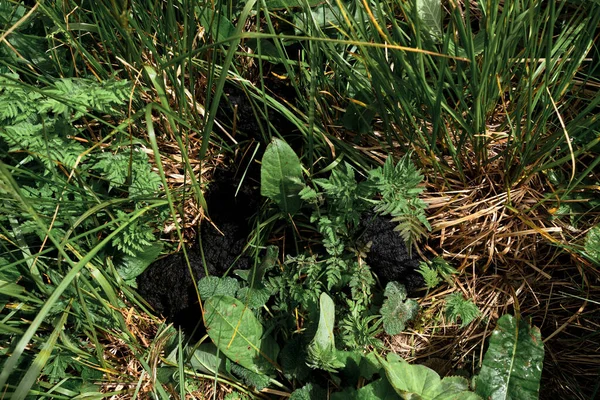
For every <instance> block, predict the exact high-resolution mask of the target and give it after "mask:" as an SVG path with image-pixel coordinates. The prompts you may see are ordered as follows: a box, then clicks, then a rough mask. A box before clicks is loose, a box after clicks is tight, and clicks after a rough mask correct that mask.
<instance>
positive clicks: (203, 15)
mask: <svg viewBox="0 0 600 400" xmlns="http://www.w3.org/2000/svg"><path fill="white" fill-rule="evenodd" d="M196 10H197V12H198V13H199V14H200V22H201V23H202V27H203V28H205V29H207V30H208V31H209V33H210V34H211V36H212V37H213V39H214V40H215V41H217V42H219V41H223V40H226V39H228V38H230V37H231V36H233V34H234V33H235V26H233V24H232V23H231V22H230V21H229V20H228V19H227V18H226V17H224V16H222V15H221V14H220V13H219V12H215V11H213V10H212V9H211V8H210V7H202V9H201V8H200V7H196Z"/></svg>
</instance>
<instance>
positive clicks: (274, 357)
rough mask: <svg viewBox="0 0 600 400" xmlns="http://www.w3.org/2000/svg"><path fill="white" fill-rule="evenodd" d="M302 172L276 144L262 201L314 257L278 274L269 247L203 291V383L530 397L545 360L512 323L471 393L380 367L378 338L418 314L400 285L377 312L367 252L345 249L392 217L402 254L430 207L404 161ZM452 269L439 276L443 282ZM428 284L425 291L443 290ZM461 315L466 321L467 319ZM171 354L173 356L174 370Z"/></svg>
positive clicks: (287, 264) (502, 325) (198, 355)
mask: <svg viewBox="0 0 600 400" xmlns="http://www.w3.org/2000/svg"><path fill="white" fill-rule="evenodd" d="M303 171H304V170H303V168H302V165H301V163H300V160H299V159H298V157H297V156H296V154H295V153H294V152H293V150H292V149H291V148H290V147H289V146H288V145H287V144H286V143H285V142H283V141H282V140H278V139H275V140H273V142H272V143H271V144H270V145H269V146H268V148H267V150H266V152H265V155H264V157H263V160H262V170H261V185H262V186H261V193H262V194H263V195H264V196H265V197H268V198H269V199H271V200H272V201H273V203H274V204H275V205H276V209H277V210H278V211H276V215H271V217H270V218H269V220H270V221H273V220H274V219H277V218H282V219H284V220H285V219H288V220H289V219H291V217H292V216H293V222H294V224H295V228H298V227H299V226H300V225H306V224H307V225H312V226H313V228H314V229H313V230H314V231H316V232H318V233H319V234H320V235H321V236H320V237H321V241H322V248H323V249H322V250H321V251H320V253H321V255H320V256H319V255H317V254H318V253H316V254H315V253H313V254H308V253H300V254H297V255H295V256H288V257H287V258H286V260H285V261H284V262H283V264H281V265H279V264H278V249H277V247H275V246H268V247H267V249H266V254H265V255H264V256H263V257H262V259H261V260H258V259H257V262H256V263H255V265H254V267H253V268H251V269H250V270H238V271H234V272H235V273H236V274H237V275H238V277H239V278H241V280H240V279H236V278H233V277H205V278H203V279H201V280H200V281H199V282H198V290H199V294H200V296H201V298H202V299H203V304H204V313H203V317H204V323H205V326H206V331H207V333H208V336H209V337H210V338H211V340H212V344H211V343H202V344H201V345H199V346H198V347H196V348H194V349H193V352H192V353H190V354H187V357H189V359H191V362H192V365H193V366H194V368H195V369H196V370H197V371H198V372H202V373H205V374H208V375H212V376H219V377H221V378H223V379H233V380H237V381H242V382H243V383H244V384H246V385H248V386H251V387H254V388H255V389H256V390H261V389H264V388H266V387H268V386H275V387H279V388H285V389H287V390H290V386H291V388H296V390H293V391H292V394H291V399H296V400H297V399H315V398H332V399H346V398H348V396H350V398H365V399H367V398H368V399H383V398H386V399H394V398H403V399H414V398H420V399H439V400H441V399H458V398H460V399H481V398H501V397H499V396H501V395H502V393H504V394H506V393H518V395H519V397H515V398H531V399H533V398H536V397H537V393H538V390H539V380H540V377H541V365H542V360H543V352H544V350H543V345H542V342H541V337H540V332H539V330H538V329H537V328H531V327H530V326H529V325H528V324H527V323H526V322H523V321H521V320H520V319H519V318H514V317H512V316H510V315H507V316H504V317H502V318H501V319H500V320H499V322H498V327H497V329H496V330H495V331H494V334H493V335H492V339H491V340H490V349H489V350H488V352H487V353H486V357H485V360H484V363H483V367H482V369H481V374H480V375H479V376H478V377H476V378H475V379H474V380H473V381H469V380H467V379H466V378H464V377H445V378H441V377H440V376H439V375H438V374H437V373H436V372H435V371H433V370H431V369H429V368H427V367H425V366H422V365H411V364H409V363H407V362H406V361H405V360H403V359H402V358H400V357H399V356H397V355H395V354H388V355H387V356H386V357H383V356H382V355H380V351H381V350H383V344H382V343H381V341H379V340H378V339H377V338H376V337H377V335H378V334H379V333H380V332H382V331H383V330H385V331H386V332H387V333H388V334H398V333H401V332H402V331H403V330H404V329H405V324H406V323H407V322H408V321H409V320H410V319H411V318H414V317H415V316H416V314H417V311H418V307H417V303H416V302H415V301H414V300H411V299H407V293H406V289H405V288H404V286H403V285H402V284H400V283H399V282H389V283H388V284H387V286H386V288H385V290H384V292H383V297H384V298H385V299H383V300H381V297H382V296H381V293H377V290H376V287H377V286H376V284H375V278H374V276H373V273H372V271H371V270H370V268H369V266H368V263H367V262H368V249H361V248H357V244H356V242H355V241H353V240H352V238H353V237H354V235H355V234H356V232H357V230H358V229H359V222H360V219H361V217H362V216H363V214H364V213H368V212H379V213H382V214H385V215H389V216H390V218H392V219H393V220H395V222H397V224H398V231H399V232H400V234H401V235H403V237H404V238H405V240H406V241H408V242H411V241H416V240H417V239H418V237H419V236H420V235H422V234H423V233H424V232H425V229H427V228H428V225H427V221H426V220H425V215H424V209H425V203H423V202H422V201H421V200H419V198H418V195H419V194H420V193H421V190H422V189H420V188H419V187H418V185H419V183H420V182H421V179H422V177H421V175H420V174H419V172H418V171H417V170H416V168H415V167H414V166H412V164H411V163H410V161H409V159H408V158H406V157H405V158H403V159H402V160H401V161H400V162H399V163H398V164H396V165H394V163H393V161H392V159H391V157H390V158H388V161H387V162H386V163H385V165H384V166H383V167H380V168H376V169H374V170H373V171H371V172H369V173H368V174H367V176H366V179H364V180H362V181H360V182H359V181H357V180H356V178H355V174H356V172H355V171H354V169H353V168H352V167H351V166H349V165H347V164H342V165H340V166H338V167H337V168H333V169H332V171H331V176H330V177H329V178H317V179H312V180H309V182H310V183H309V184H307V183H305V179H304V173H303ZM306 221H308V222H306ZM449 268H450V267H449V266H448V268H441V267H440V268H438V270H439V272H437V273H439V275H440V277H444V274H445V273H450V272H451V271H450V269H449ZM429 274H430V275H431V277H430V280H431V282H430V283H433V282H436V284H437V283H439V281H436V280H435V279H433V277H432V276H433V273H431V272H430V273H429ZM377 297H379V298H380V299H379V300H378V301H376V300H374V299H376V298H377ZM456 314H458V315H460V316H461V317H462V319H463V322H464V321H465V315H464V310H462V309H461V310H458V311H456ZM508 344H510V345H508ZM176 353H177V350H174V352H173V353H172V354H171V355H170V357H171V358H172V359H173V361H175V360H176V357H177V354H176ZM318 371H322V373H320V374H319V373H317V372H318ZM281 378H285V381H283V382H282V381H281ZM327 382H329V383H327ZM516 382H521V383H523V385H522V384H521V383H516ZM326 386H328V387H329V389H328V390H326V389H324V387H326ZM332 388H333V389H332ZM474 390H475V391H474ZM327 396H329V397H327Z"/></svg>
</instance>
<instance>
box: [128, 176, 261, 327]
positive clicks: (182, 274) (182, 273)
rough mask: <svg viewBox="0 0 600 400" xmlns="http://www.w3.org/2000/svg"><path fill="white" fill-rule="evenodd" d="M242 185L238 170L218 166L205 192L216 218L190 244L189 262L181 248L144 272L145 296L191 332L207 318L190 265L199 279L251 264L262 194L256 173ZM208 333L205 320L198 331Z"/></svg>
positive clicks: (140, 284) (141, 288)
mask: <svg viewBox="0 0 600 400" xmlns="http://www.w3.org/2000/svg"><path fill="white" fill-rule="evenodd" d="M239 184H240V179H239V178H237V177H236V176H235V175H234V171H233V170H223V169H217V170H216V171H215V174H214V176H213V179H212V183H211V185H210V188H209V190H208V192H207V193H206V196H205V197H206V202H207V204H208V210H209V215H210V219H211V221H208V220H205V221H203V222H202V224H201V227H200V237H199V240H198V243H197V244H195V245H194V246H192V247H190V248H188V249H187V254H188V259H189V261H190V265H189V267H188V264H187V262H186V260H185V257H184V255H183V252H179V253H176V254H172V255H169V256H167V257H164V258H161V259H159V260H158V261H156V262H154V263H153V264H152V265H150V267H149V268H148V269H147V270H146V271H144V273H143V274H141V275H140V276H139V277H138V281H137V282H138V287H139V293H140V294H141V295H142V297H144V299H146V301H148V303H149V304H150V305H151V306H152V307H153V308H154V310H155V311H156V312H157V313H159V314H162V315H163V316H164V317H166V318H167V320H168V321H169V322H172V323H173V324H174V325H175V326H177V327H181V328H182V329H183V330H184V331H186V332H188V333H190V332H192V331H193V330H194V328H195V327H196V326H197V325H198V323H199V322H200V321H201V320H202V318H201V313H200V305H199V302H198V295H197V294H196V290H195V288H194V284H193V281H192V278H191V275H190V269H191V272H192V273H193V276H194V278H195V280H196V281H198V280H200V279H202V278H203V277H205V276H206V272H207V271H208V273H209V275H215V276H223V275H225V274H226V273H227V272H228V271H229V269H230V268H232V269H247V268H249V266H250V261H249V258H248V256H247V255H246V254H244V252H243V250H244V247H245V246H246V243H247V239H248V235H249V233H250V219H251V217H252V216H253V215H254V213H255V212H256V210H257V209H258V206H259V202H260V193H259V192H258V189H257V186H256V185H255V184H256V181H255V180H253V179H251V178H250V177H248V178H247V180H245V181H244V183H243V184H242V185H241V187H240V188H239V190H238V185H239ZM236 192H237V196H236ZM211 222H212V223H211ZM200 243H201V245H202V251H203V255H204V258H203V257H202V252H201V251H200ZM203 260H204V261H205V262H206V264H204V262H203ZM203 332H205V329H204V327H203V326H202V324H200V325H199V331H197V334H202V333H203Z"/></svg>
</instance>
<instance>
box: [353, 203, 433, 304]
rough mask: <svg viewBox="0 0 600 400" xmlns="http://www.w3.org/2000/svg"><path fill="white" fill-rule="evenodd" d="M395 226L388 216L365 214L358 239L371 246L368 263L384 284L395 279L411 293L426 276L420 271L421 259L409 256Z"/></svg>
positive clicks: (420, 285) (421, 283)
mask: <svg viewBox="0 0 600 400" xmlns="http://www.w3.org/2000/svg"><path fill="white" fill-rule="evenodd" d="M395 227H396V224H395V223H394V222H392V221H391V220H390V218H388V217H382V216H376V215H375V214H373V213H366V214H365V215H363V217H362V218H361V221H360V226H359V228H360V230H361V231H362V234H361V236H360V238H359V242H360V243H362V244H364V245H366V244H369V245H370V247H369V252H368V254H367V264H368V265H369V266H370V267H371V271H373V273H375V275H377V277H378V278H379V282H380V283H381V285H382V286H383V287H385V285H386V284H387V283H388V282H391V281H396V282H400V283H402V284H404V285H405V286H406V289H407V290H408V292H409V293H410V292H414V291H415V290H417V289H418V288H420V287H422V286H423V277H422V276H421V274H419V273H418V272H417V269H418V267H419V260H418V259H416V258H415V257H414V255H409V253H408V249H407V248H406V244H405V243H404V239H402V237H401V236H400V234H399V233H398V232H397V231H395V230H394V228H395Z"/></svg>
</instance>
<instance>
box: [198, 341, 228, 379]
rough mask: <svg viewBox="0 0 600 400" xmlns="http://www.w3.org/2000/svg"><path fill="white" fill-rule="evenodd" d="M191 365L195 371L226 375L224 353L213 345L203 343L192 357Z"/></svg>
mask: <svg viewBox="0 0 600 400" xmlns="http://www.w3.org/2000/svg"><path fill="white" fill-rule="evenodd" d="M190 364H191V366H192V367H193V368H194V370H196V371H199V372H203V373H205V374H214V373H215V372H217V371H218V372H219V373H225V359H224V355H223V353H219V351H218V349H217V348H216V347H215V345H214V344H212V343H202V344H201V345H200V346H198V348H197V349H196V351H194V354H192V357H191V358H190Z"/></svg>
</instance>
